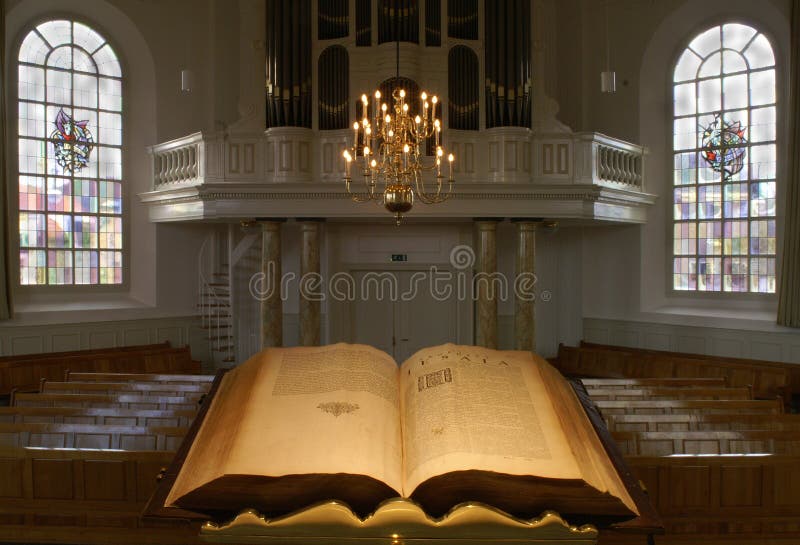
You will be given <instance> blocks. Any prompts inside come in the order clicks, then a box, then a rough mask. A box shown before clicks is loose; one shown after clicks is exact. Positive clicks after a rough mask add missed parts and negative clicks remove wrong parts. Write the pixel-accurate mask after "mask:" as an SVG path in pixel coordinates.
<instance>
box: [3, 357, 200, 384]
mask: <svg viewBox="0 0 800 545" xmlns="http://www.w3.org/2000/svg"><path fill="white" fill-rule="evenodd" d="M155 346H156V347H152V345H146V346H144V347H140V348H139V349H132V348H133V347H125V349H124V350H123V349H108V350H106V351H88V353H87V352H84V351H76V352H58V353H52V354H35V355H24V356H19V357H15V358H13V359H9V360H7V361H5V362H2V363H0V395H2V394H8V393H10V392H11V390H13V389H21V390H30V391H33V390H36V389H37V387H38V385H39V382H40V380H41V379H43V378H44V379H47V380H61V378H62V377H63V376H64V373H65V372H66V371H67V370H72V371H81V372H83V371H100V372H112V371H123V372H140V373H159V372H166V373H180V372H189V373H197V372H199V371H200V365H199V362H197V361H194V360H192V357H191V353H190V352H189V348H188V347H183V348H171V347H169V346H168V345H167V346H164V345H155Z"/></svg>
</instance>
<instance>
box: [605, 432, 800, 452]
mask: <svg viewBox="0 0 800 545" xmlns="http://www.w3.org/2000/svg"><path fill="white" fill-rule="evenodd" d="M611 436H612V437H613V438H614V440H615V441H616V442H617V444H618V445H619V447H620V450H621V451H622V454H623V456H626V457H628V456H670V455H678V454H759V453H768V454H793V453H794V454H797V453H800V432H798V431H775V430H740V431H709V430H705V431H646V432H636V431H614V432H611Z"/></svg>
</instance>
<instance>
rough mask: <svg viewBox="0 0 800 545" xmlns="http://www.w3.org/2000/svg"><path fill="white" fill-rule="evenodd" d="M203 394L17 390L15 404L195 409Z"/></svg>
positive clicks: (27, 405)
mask: <svg viewBox="0 0 800 545" xmlns="http://www.w3.org/2000/svg"><path fill="white" fill-rule="evenodd" d="M201 397H202V395H201V394H190V395H185V396H146V395H135V394H116V395H114V394H30V393H13V394H12V396H11V404H12V405H13V406H18V407H111V408H114V407H116V408H120V409H149V410H161V411H165V410H192V409H195V410H196V409H197V408H198V403H199V401H200V399H201Z"/></svg>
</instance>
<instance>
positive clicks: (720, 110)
mask: <svg viewBox="0 0 800 545" xmlns="http://www.w3.org/2000/svg"><path fill="white" fill-rule="evenodd" d="M673 99H674V103H673V159H674V163H673V165H674V167H673V173H674V175H673V185H674V189H673V222H674V229H673V239H674V244H673V250H672V252H673V276H672V278H673V281H672V286H673V288H674V289H675V290H685V291H706V292H708V291H714V292H754V293H775V252H776V238H775V178H776V164H777V157H776V142H775V135H776V130H775V122H776V118H777V115H776V104H775V57H774V55H773V51H772V46H771V45H770V43H769V40H768V39H767V38H766V37H765V36H764V35H763V34H761V33H759V32H758V31H757V30H756V29H754V28H752V27H749V26H747V25H742V24H735V23H732V24H726V25H720V26H715V27H713V28H710V29H708V30H706V31H704V32H702V33H700V34H699V35H697V36H696V37H695V38H694V39H693V40H692V41H691V42H690V43H689V46H688V47H687V48H686V49H685V50H684V51H683V53H682V54H681V55H680V57H679V58H678V62H677V65H676V66H675V71H674V73H673Z"/></svg>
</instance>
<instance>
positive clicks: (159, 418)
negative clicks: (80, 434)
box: [0, 407, 197, 428]
mask: <svg viewBox="0 0 800 545" xmlns="http://www.w3.org/2000/svg"><path fill="white" fill-rule="evenodd" d="M196 414H197V413H196V411H194V410H180V411H174V410H169V411H159V410H139V409H120V408H117V407H113V408H94V407H0V422H4V423H7V424H12V423H18V424H22V423H26V422H32V423H33V422H39V423H44V424H46V423H49V424H86V425H98V426H103V425H106V426H112V425H113V426H164V427H176V428H178V427H180V428H182V427H187V426H189V425H191V423H192V421H193V420H194V418H195V415H196Z"/></svg>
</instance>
